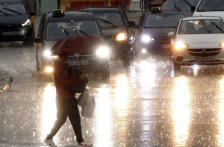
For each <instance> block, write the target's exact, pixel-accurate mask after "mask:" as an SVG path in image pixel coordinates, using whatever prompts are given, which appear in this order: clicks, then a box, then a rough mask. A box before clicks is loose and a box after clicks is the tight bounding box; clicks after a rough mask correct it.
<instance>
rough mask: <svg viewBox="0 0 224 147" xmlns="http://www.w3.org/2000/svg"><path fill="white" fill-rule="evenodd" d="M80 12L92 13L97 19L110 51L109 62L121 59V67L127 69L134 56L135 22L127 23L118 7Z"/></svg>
mask: <svg viewBox="0 0 224 147" xmlns="http://www.w3.org/2000/svg"><path fill="white" fill-rule="evenodd" d="M82 11H85V12H90V13H93V14H94V16H95V17H96V18H97V20H98V23H99V25H100V28H101V30H102V33H103V35H104V36H107V38H108V39H107V42H108V44H109V45H110V46H111V49H112V53H111V56H110V60H117V59H121V60H122V61H123V66H124V67H125V68H128V67H129V66H130V63H131V61H132V59H133V56H134V47H135V30H134V26H135V22H134V21H129V20H128V17H127V15H126V13H125V11H124V10H123V9H122V8H120V7H99V8H82Z"/></svg>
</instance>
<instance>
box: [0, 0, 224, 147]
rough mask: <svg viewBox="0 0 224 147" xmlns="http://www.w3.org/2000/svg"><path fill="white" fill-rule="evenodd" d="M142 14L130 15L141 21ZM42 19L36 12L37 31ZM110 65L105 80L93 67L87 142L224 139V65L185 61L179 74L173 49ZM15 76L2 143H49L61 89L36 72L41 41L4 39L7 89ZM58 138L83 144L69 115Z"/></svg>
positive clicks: (182, 144)
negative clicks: (28, 43)
mask: <svg viewBox="0 0 224 147" xmlns="http://www.w3.org/2000/svg"><path fill="white" fill-rule="evenodd" d="M167 1H168V0H167ZM137 2H139V1H137ZM137 2H136V4H139V3H137ZM134 4H135V3H134V2H133V5H132V8H133V9H135V8H136V7H135V6H134ZM43 5H44V4H43ZM38 6H39V5H38ZM137 6H138V5H137ZM51 7H53V6H51ZM43 8H45V6H43ZM141 14H142V12H139V11H136V12H135V13H134V12H129V13H128V14H127V15H128V17H129V19H130V20H132V21H135V22H136V24H138V21H139V19H140V17H141ZM136 16H137V17H136ZM40 19H41V15H40V14H38V15H36V16H35V32H37V30H38V26H39V23H40ZM135 32H136V33H138V31H137V30H135ZM36 34H37V33H36ZM109 68H110V78H109V79H106V80H105V79H103V78H102V77H101V76H100V74H93V73H88V74H86V76H87V77H88V79H89V81H88V84H87V86H88V88H89V94H90V95H91V96H93V97H94V100H95V109H94V111H93V117H92V118H88V117H83V116H82V115H81V109H82V108H81V106H79V112H80V117H81V126H82V135H83V139H84V140H85V141H87V142H91V143H93V146H94V147H204V146H206V147H223V146H224V68H223V65H222V64H219V65H193V66H182V67H181V69H180V71H179V72H178V74H177V73H176V72H175V71H174V65H173V59H172V55H164V54H162V55H161V54H159V55H155V54H150V55H148V56H147V58H140V59H139V58H134V59H133V60H132V61H131V64H130V67H128V68H126V67H124V65H123V61H122V60H120V59H118V60H110V61H109ZM10 77H13V81H11V82H12V83H10V85H8V86H7V87H5V89H7V90H4V89H3V90H1V89H0V90H1V91H0V147H45V146H46V145H45V143H44V139H45V138H46V136H47V134H48V133H49V132H50V130H51V128H52V126H53V124H54V121H55V120H56V112H57V109H56V103H55V102H56V101H55V97H56V88H55V83H54V77H53V74H52V75H50V76H47V77H45V78H43V77H41V76H40V75H39V74H38V72H37V63H36V43H34V45H31V46H24V45H23V43H21V42H19V41H14V42H0V86H1V87H0V88H2V85H5V83H6V82H7V81H10V80H12V79H10ZM79 95H80V93H78V94H76V97H78V96H79ZM54 141H55V143H56V144H57V145H58V146H59V147H78V143H77V141H76V136H75V134H74V132H73V128H72V125H71V123H70V121H69V119H67V120H66V122H65V124H64V125H63V126H62V128H61V129H60V130H59V132H58V133H57V135H56V136H55V137H54Z"/></svg>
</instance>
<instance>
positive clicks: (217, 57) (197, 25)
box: [168, 16, 224, 73]
mask: <svg viewBox="0 0 224 147" xmlns="http://www.w3.org/2000/svg"><path fill="white" fill-rule="evenodd" d="M168 35H169V36H173V38H174V42H173V46H172V51H173V61H174V72H176V73H178V72H179V71H180V69H181V66H184V65H187V66H192V65H217V64H224V40H223V38H224V22H223V19H222V18H221V17H206V16H204V17H203V16H200V17H196V16H195V17H186V18H182V19H181V20H180V22H179V24H178V27H177V30H176V32H175V33H174V32H170V33H168Z"/></svg>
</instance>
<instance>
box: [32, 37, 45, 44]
mask: <svg viewBox="0 0 224 147" xmlns="http://www.w3.org/2000/svg"><path fill="white" fill-rule="evenodd" d="M34 42H35V43H43V39H42V38H40V37H37V38H35V40H34Z"/></svg>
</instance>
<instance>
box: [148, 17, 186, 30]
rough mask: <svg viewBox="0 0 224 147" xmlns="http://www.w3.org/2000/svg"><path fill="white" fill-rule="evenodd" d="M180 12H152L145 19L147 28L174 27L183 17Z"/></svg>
mask: <svg viewBox="0 0 224 147" xmlns="http://www.w3.org/2000/svg"><path fill="white" fill-rule="evenodd" d="M183 17H184V16H183V15H180V14H152V15H151V14H150V15H148V16H147V18H146V21H145V27H146V28H172V27H176V26H177V24H178V21H179V20H180V19H181V18H183Z"/></svg>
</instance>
